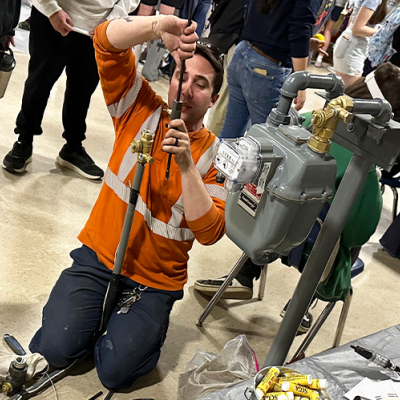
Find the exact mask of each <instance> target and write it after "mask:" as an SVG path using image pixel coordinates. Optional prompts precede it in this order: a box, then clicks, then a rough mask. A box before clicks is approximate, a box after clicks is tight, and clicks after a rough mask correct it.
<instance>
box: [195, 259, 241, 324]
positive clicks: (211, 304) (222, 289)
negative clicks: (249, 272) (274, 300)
mask: <svg viewBox="0 0 400 400" xmlns="http://www.w3.org/2000/svg"><path fill="white" fill-rule="evenodd" d="M247 259H248V257H247V255H246V254H245V253H243V254H242V255H241V256H240V258H239V260H238V261H237V263H236V264H235V266H234V267H233V269H232V271H231V272H230V273H229V275H228V276H227V277H226V279H225V281H224V283H223V284H222V285H221V287H220V288H219V289H218V292H217V293H215V294H214V296H213V297H212V299H211V300H210V301H209V303H208V304H207V307H206V308H205V310H204V311H203V313H202V314H201V315H200V318H199V319H198V320H197V321H196V325H197V326H203V322H204V321H205V320H206V318H207V317H208V316H209V314H210V312H211V311H212V310H213V308H214V307H215V305H216V304H217V303H218V301H219V300H220V299H221V297H222V295H223V294H224V292H225V290H226V288H227V287H228V286H229V285H230V284H231V282H232V281H233V279H234V278H235V276H236V275H237V273H238V272H239V271H240V269H241V268H242V267H243V264H244V263H245V262H246V261H247Z"/></svg>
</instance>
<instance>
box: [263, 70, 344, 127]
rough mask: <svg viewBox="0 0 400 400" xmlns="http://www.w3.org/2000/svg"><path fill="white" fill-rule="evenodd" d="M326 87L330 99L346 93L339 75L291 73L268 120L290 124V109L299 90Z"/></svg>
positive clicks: (275, 123)
mask: <svg viewBox="0 0 400 400" xmlns="http://www.w3.org/2000/svg"><path fill="white" fill-rule="evenodd" d="M305 89H324V90H326V92H327V100H328V101H330V100H332V99H334V98H336V97H338V96H341V95H342V94H343V93H344V82H343V79H342V78H340V77H339V76H337V75H334V74H329V75H328V76H325V75H311V74H309V73H308V72H307V71H299V72H295V73H293V74H292V75H290V76H289V77H288V78H287V79H286V80H285V82H284V84H283V86H282V89H281V91H280V93H281V97H280V100H279V103H278V105H277V107H276V109H273V110H272V111H271V114H270V116H269V118H268V121H269V122H270V123H272V124H273V125H276V126H277V125H279V124H289V123H290V118H289V117H288V115H289V110H290V107H291V105H292V102H293V99H295V98H296V97H297V93H298V91H299V90H305Z"/></svg>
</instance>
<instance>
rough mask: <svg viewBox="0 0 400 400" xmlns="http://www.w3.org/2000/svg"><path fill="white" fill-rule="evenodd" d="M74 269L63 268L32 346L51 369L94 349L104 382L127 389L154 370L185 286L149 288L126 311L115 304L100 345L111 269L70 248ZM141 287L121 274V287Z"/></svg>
mask: <svg viewBox="0 0 400 400" xmlns="http://www.w3.org/2000/svg"><path fill="white" fill-rule="evenodd" d="M71 257H72V259H73V260H74V262H73V264H72V267H71V268H68V269H66V270H64V271H63V272H62V273H61V276H60V278H59V279H58V281H57V282H56V284H55V286H54V288H53V290H52V291H51V294H50V298H49V300H48V302H47V304H46V305H45V307H44V308H43V318H42V327H41V328H40V329H39V330H38V331H37V332H36V334H35V336H34V337H33V339H32V341H31V343H30V345H29V349H30V350H31V352H32V353H36V352H37V353H40V354H42V355H43V356H44V357H45V358H46V360H47V361H48V362H49V364H50V366H51V367H53V368H65V367H66V366H67V365H69V364H71V363H72V362H73V361H74V360H75V359H77V358H81V357H83V356H84V355H86V354H87V353H88V352H89V351H90V349H91V348H93V347H94V362H95V366H96V369H97V374H98V376H99V379H100V381H101V382H102V384H103V385H104V386H105V387H107V388H108V389H125V388H128V387H130V386H131V385H132V384H133V382H134V381H135V380H136V379H137V378H139V377H141V376H143V375H146V374H148V373H149V372H150V371H151V370H153V369H154V368H155V366H156V364H157V361H158V359H159V357H160V353H161V347H162V345H163V343H164V340H165V336H166V334H167V329H168V324H169V314H170V312H171V310H172V306H173V304H174V303H175V301H176V300H180V299H181V298H182V297H183V290H177V291H166V290H159V289H152V288H150V287H149V288H147V289H146V290H145V291H144V292H142V297H141V299H140V300H139V301H137V302H136V303H134V304H133V305H132V306H131V308H130V309H129V311H128V313H126V314H117V312H118V311H119V308H118V306H116V307H115V309H114V311H113V313H112V315H111V318H110V321H109V323H108V325H107V332H106V333H105V334H104V335H103V336H101V337H100V338H99V339H98V340H97V341H96V343H94V339H95V337H96V334H97V333H98V331H99V328H100V323H101V316H102V313H103V302H104V297H105V294H106V291H107V287H108V283H109V281H110V277H111V271H110V270H109V269H108V268H106V267H105V266H104V265H103V264H102V263H100V262H99V261H98V259H97V255H96V253H95V252H94V251H93V250H91V249H89V248H88V247H86V246H83V247H81V248H79V249H76V250H74V251H72V252H71ZM137 286H139V285H138V283H136V282H134V281H132V280H131V279H129V278H127V277H125V276H121V280H120V284H119V291H120V292H122V291H124V290H132V289H134V288H135V287H137Z"/></svg>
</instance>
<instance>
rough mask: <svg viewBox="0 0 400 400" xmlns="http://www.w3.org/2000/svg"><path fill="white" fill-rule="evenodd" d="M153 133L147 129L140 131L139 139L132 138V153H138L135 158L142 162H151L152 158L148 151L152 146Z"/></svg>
mask: <svg viewBox="0 0 400 400" xmlns="http://www.w3.org/2000/svg"><path fill="white" fill-rule="evenodd" d="M154 136H155V133H154V132H153V131H150V130H148V129H144V130H143V131H142V136H141V138H140V139H134V140H132V143H131V147H132V153H138V157H137V160H138V162H140V163H142V164H146V163H149V164H150V165H151V164H153V162H154V159H153V157H151V155H150V152H151V149H152V147H153V143H154Z"/></svg>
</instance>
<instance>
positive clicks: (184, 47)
mask: <svg viewBox="0 0 400 400" xmlns="http://www.w3.org/2000/svg"><path fill="white" fill-rule="evenodd" d="M187 24H188V21H187V20H183V19H180V18H177V17H175V16H172V15H169V16H165V17H164V18H162V19H161V20H159V21H154V22H153V31H154V34H155V35H156V36H159V37H161V39H162V40H163V42H164V44H165V46H166V47H167V49H168V50H169V52H170V53H171V55H172V57H174V59H175V61H176V63H177V64H178V66H180V61H181V60H183V59H187V58H190V57H192V56H193V54H194V51H195V49H196V42H197V40H198V39H199V37H198V36H197V35H196V28H197V23H196V22H194V21H193V22H192V24H191V25H190V26H187Z"/></svg>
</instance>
